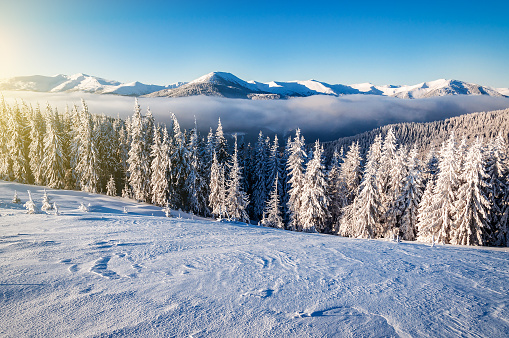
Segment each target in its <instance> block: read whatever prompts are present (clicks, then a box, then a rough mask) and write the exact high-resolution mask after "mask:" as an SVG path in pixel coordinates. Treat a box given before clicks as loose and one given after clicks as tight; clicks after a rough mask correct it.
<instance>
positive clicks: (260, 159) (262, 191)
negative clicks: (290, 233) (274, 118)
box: [253, 131, 268, 220]
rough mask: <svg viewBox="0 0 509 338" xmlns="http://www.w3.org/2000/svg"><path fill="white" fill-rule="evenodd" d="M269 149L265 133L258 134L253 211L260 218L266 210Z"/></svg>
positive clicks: (256, 217) (255, 155)
mask: <svg viewBox="0 0 509 338" xmlns="http://www.w3.org/2000/svg"><path fill="white" fill-rule="evenodd" d="M267 154H268V149H267V144H266V142H265V140H264V137H263V133H262V132H261V131H260V133H259V134H258V141H257V142H256V146H255V154H254V172H253V176H254V177H253V184H254V187H253V211H254V217H255V219H257V220H260V219H261V218H262V216H263V211H264V210H265V201H266V200H267V195H268V194H267V171H268V169H267V163H268V158H267V157H268V156H267Z"/></svg>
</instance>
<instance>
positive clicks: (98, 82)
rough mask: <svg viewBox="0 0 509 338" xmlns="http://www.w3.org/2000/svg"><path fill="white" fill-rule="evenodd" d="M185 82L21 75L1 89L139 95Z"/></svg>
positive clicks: (88, 76) (6, 82) (5, 83)
mask: <svg viewBox="0 0 509 338" xmlns="http://www.w3.org/2000/svg"><path fill="white" fill-rule="evenodd" d="M182 84H183V83H180V82H179V83H174V84H171V85H168V86H159V85H147V84H143V83H140V82H132V83H120V82H118V81H110V80H105V79H103V78H100V77H95V76H90V75H86V74H81V73H79V74H74V75H70V76H68V75H62V74H59V75H55V76H41V75H35V76H19V77H14V78H9V79H5V80H2V81H0V90H30V91H36V92H52V93H58V92H75V91H80V92H86V93H95V94H118V95H127V96H133V95H136V96H139V95H145V94H148V93H152V92H155V91H159V90H163V89H167V88H176V87H178V86H180V85H182Z"/></svg>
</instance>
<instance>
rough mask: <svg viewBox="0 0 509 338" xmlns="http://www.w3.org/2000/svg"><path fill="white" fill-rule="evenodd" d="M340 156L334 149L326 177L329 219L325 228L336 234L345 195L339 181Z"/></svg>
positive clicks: (341, 183)
mask: <svg viewBox="0 0 509 338" xmlns="http://www.w3.org/2000/svg"><path fill="white" fill-rule="evenodd" d="M340 174H341V169H340V156H339V153H338V151H337V149H334V153H333V156H332V161H331V164H330V170H329V173H328V175H327V198H328V199H329V218H328V220H327V228H329V229H331V231H332V232H333V233H336V232H337V227H338V226H339V219H340V217H341V210H342V209H343V205H344V204H345V194H344V191H343V182H342V181H341V180H340V178H339V177H340Z"/></svg>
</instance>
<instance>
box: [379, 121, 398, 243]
mask: <svg viewBox="0 0 509 338" xmlns="http://www.w3.org/2000/svg"><path fill="white" fill-rule="evenodd" d="M396 162H397V141H396V137H395V136H394V132H393V130H392V128H390V129H389V130H388V131H387V135H385V139H384V142H383V144H382V148H381V155H380V162H379V164H378V168H377V174H376V175H377V188H378V192H379V194H380V203H381V208H382V209H381V212H382V215H381V219H380V229H378V230H377V236H378V237H388V236H391V233H392V232H393V231H392V227H393V225H394V224H391V223H394V222H391V221H390V220H389V218H391V215H390V212H389V210H390V209H391V207H392V206H393V204H394V202H395V200H396V196H395V195H394V193H395V191H394V190H395V189H394V188H395V187H393V186H392V183H394V181H396V178H395V179H394V180H393V175H394V174H395V173H397V172H398V171H399V168H397V163H396ZM399 164H401V162H400V163H399ZM395 168H397V169H396V170H395ZM394 218H395V217H394ZM394 218H393V219H394Z"/></svg>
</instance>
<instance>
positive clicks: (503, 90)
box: [496, 88, 509, 96]
mask: <svg viewBox="0 0 509 338" xmlns="http://www.w3.org/2000/svg"><path fill="white" fill-rule="evenodd" d="M496 91H498V92H499V93H500V94H502V95H505V96H509V88H496Z"/></svg>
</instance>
